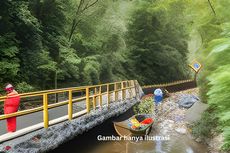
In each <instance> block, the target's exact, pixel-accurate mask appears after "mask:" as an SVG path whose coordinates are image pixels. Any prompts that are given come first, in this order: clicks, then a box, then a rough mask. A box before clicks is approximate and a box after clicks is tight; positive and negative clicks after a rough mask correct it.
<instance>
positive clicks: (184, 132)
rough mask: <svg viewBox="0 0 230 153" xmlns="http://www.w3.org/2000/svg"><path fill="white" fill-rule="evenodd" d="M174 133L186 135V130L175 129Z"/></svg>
mask: <svg viewBox="0 0 230 153" xmlns="http://www.w3.org/2000/svg"><path fill="white" fill-rule="evenodd" d="M175 131H176V132H177V133H180V134H186V132H187V130H186V129H185V128H177V129H175Z"/></svg>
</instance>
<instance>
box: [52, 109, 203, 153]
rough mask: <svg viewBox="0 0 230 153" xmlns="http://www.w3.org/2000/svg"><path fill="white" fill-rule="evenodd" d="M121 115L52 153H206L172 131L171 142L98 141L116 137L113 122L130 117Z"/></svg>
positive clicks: (158, 134)
mask: <svg viewBox="0 0 230 153" xmlns="http://www.w3.org/2000/svg"><path fill="white" fill-rule="evenodd" d="M127 114H128V116H125V115H121V116H119V118H112V119H109V120H107V121H106V122H104V123H103V124H102V125H100V126H97V127H95V128H93V129H92V130H89V131H88V132H86V133H84V134H82V135H78V136H77V137H76V138H75V139H73V140H71V141H68V142H67V143H65V144H62V145H61V146H59V147H58V148H56V149H54V150H53V151H50V153H59V152H60V153H63V152H66V151H67V150H68V153H206V152H207V146H205V145H202V144H199V143H197V142H195V141H194V140H192V139H191V138H190V137H189V136H187V135H181V134H178V133H176V132H175V131H174V130H172V131H171V133H170V136H169V140H164V141H163V140H162V141H156V140H148V141H146V140H144V141H138V142H133V141H128V140H126V141H124V140H120V141H98V139H97V137H98V135H102V136H111V135H115V136H118V135H116V131H115V130H114V127H113V121H123V120H124V119H127V118H129V117H130V114H132V112H131V113H130V112H129V111H128V112H127ZM151 136H167V135H160V133H159V132H157V130H154V129H153V130H152V132H151V133H150V137H151Z"/></svg>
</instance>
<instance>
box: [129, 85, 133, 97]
mask: <svg viewBox="0 0 230 153" xmlns="http://www.w3.org/2000/svg"><path fill="white" fill-rule="evenodd" d="M128 85H129V98H130V99H131V98H133V93H132V82H131V81H128Z"/></svg>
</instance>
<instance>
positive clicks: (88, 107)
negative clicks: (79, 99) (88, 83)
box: [85, 87, 90, 113]
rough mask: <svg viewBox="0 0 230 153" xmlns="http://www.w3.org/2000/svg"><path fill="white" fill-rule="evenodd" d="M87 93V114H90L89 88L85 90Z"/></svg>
mask: <svg viewBox="0 0 230 153" xmlns="http://www.w3.org/2000/svg"><path fill="white" fill-rule="evenodd" d="M85 92H86V110H87V113H89V112H90V101H89V88H88V87H87V88H86V89H85Z"/></svg>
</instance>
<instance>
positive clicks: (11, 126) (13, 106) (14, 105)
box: [4, 84, 20, 132]
mask: <svg viewBox="0 0 230 153" xmlns="http://www.w3.org/2000/svg"><path fill="white" fill-rule="evenodd" d="M5 91H6V93H7V96H6V99H5V102H4V114H11V113H15V112H17V111H18V107H19V103H20V96H19V94H18V92H17V91H15V90H14V87H13V86H12V85H11V84H8V85H7V86H6V87H5ZM6 122H7V131H8V132H15V131H16V117H11V118H7V119H6Z"/></svg>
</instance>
